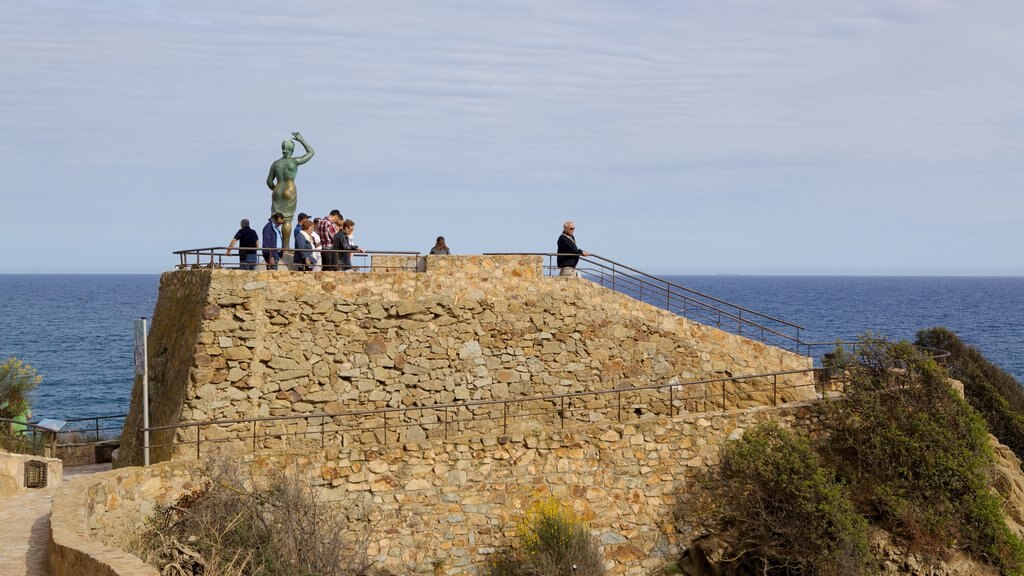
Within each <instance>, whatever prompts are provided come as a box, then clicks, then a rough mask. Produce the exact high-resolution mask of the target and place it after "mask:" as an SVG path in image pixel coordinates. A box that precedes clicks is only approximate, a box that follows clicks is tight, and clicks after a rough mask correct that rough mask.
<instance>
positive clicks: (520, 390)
mask: <svg viewBox="0 0 1024 576" xmlns="http://www.w3.org/2000/svg"><path fill="white" fill-rule="evenodd" d="M425 260H426V263H425V265H424V266H423V267H422V268H423V269H424V270H425V271H423V272H413V271H388V272H369V273H333V272H320V273H305V274H299V273H294V272H285V271H277V272H274V271H270V272H246V271H235V270H183V271H175V272H168V273H165V274H164V276H163V277H162V278H161V287H160V297H159V300H158V302H157V306H156V311H155V312H154V318H153V329H152V332H151V334H150V337H149V350H150V366H151V375H150V387H151V390H152V392H151V410H152V416H151V423H152V425H154V426H157V425H169V424H176V423H179V422H186V421H191V422H201V421H210V420H221V419H240V418H250V417H267V416H287V415H303V414H323V413H326V414H340V413H345V412H351V411H357V410H374V409H383V408H412V409H414V410H411V411H406V412H403V413H401V414H400V415H399V417H398V420H397V421H393V422H392V425H395V424H400V425H401V426H400V430H399V432H398V434H400V436H401V437H400V440H402V441H406V440H411V441H416V440H420V439H424V438H432V437H439V436H441V435H442V434H443V433H444V430H443V428H444V426H443V421H444V420H448V421H452V420H457V421H461V422H466V421H469V420H474V421H475V422H474V423H471V424H459V425H456V427H455V428H456V431H465V432H472V433H476V434H487V433H492V432H495V429H494V426H495V425H494V424H481V423H480V422H481V420H480V418H481V417H482V416H487V417H491V418H494V419H492V420H486V421H482V422H496V421H497V418H496V416H497V414H498V413H502V415H503V416H504V417H505V418H506V419H507V418H508V417H509V411H510V412H511V418H512V419H513V420H515V421H516V422H517V423H519V424H522V423H523V421H524V420H526V419H530V418H532V419H535V420H538V421H541V422H542V423H543V422H546V421H552V419H557V417H558V413H557V410H556V406H555V404H557V402H556V401H549V402H548V403H547V405H546V406H542V405H533V406H529V405H526V404H517V405H512V406H510V407H509V408H506V407H503V406H501V405H489V406H477V407H465V408H461V409H455V410H451V411H446V412H444V413H442V412H441V410H438V409H435V408H434V407H435V406H438V405H446V404H452V403H466V402H473V401H493V400H497V401H502V400H509V399H522V398H527V397H537V396H543V395H552V394H567V393H578V392H588V391H596V390H624V391H629V390H631V389H634V388H637V387H643V386H650V385H654V384H666V383H686V382H691V381H695V380H701V379H711V378H723V377H727V376H739V375H743V374H758V373H768V372H774V371H784V370H799V369H807V368H810V367H811V359H810V358H807V357H803V356H799V355H796V354H792V353H789V352H787V351H785V350H782V349H779V348H775V347H772V346H768V345H765V344H762V343H759V342H756V341H753V340H749V339H747V338H743V337H739V336H735V335H731V334H728V333H726V332H723V331H721V330H718V329H715V328H711V327H708V326H705V325H702V324H699V323H696V322H693V321H690V320H687V319H684V318H681V317H678V316H676V315H674V314H671V313H669V312H666V311H664V310H660V309H658V308H655V307H653V306H650V305H648V304H645V303H642V302H639V301H637V300H634V299H632V298H629V297H628V296H625V295H622V294H620V293H618V292H615V291H612V290H608V289H605V288H602V287H600V286H598V285H595V284H594V283H592V282H589V281H586V280H582V279H576V278H551V277H544V276H543V274H542V268H541V258H540V257H539V256H439V257H430V256H428V257H426V259H425ZM773 384H776V385H777V391H776V393H775V394H773V392H772V386H773ZM809 384H810V375H809V374H801V375H790V376H786V377H780V378H779V379H778V382H775V383H772V382H769V381H767V380H765V379H756V380H755V379H751V380H748V381H744V382H741V383H732V382H730V383H728V385H722V384H720V383H716V384H712V385H695V386H680V387H678V390H677V391H676V392H675V393H674V394H675V395H674V397H673V399H672V400H671V404H672V406H669V403H670V401H669V398H668V396H667V395H665V394H664V392H660V393H659V394H661V395H662V396H664V398H661V399H658V400H654V401H652V400H651V399H650V398H641V397H640V395H641V393H639V392H636V393H632V394H633V395H632V396H631V395H630V394H617V395H605V396H600V397H592V396H591V397H585V398H581V399H577V400H574V401H573V402H574V405H573V406H572V410H571V411H570V412H569V413H568V415H567V416H568V417H569V418H571V419H575V420H579V421H582V422H588V421H598V420H604V419H606V418H608V417H609V413H608V411H609V410H610V409H611V407H612V404H614V407H615V408H614V409H615V410H616V412H617V414H616V417H617V418H619V419H621V418H622V417H623V414H624V415H625V417H626V418H640V417H642V416H643V415H644V414H646V413H648V412H652V411H653V412H656V413H663V414H669V413H671V414H676V413H681V412H687V411H690V412H693V411H703V410H721V409H723V408H733V407H750V406H758V405H765V404H771V403H773V402H775V401H778V402H786V401H792V400H800V399H807V398H812V397H814V391H813V388H812V387H811V386H810V385H809ZM140 396H141V395H140V394H139V393H138V390H136V393H135V394H133V399H132V410H131V414H130V416H129V418H128V420H127V421H126V424H125V433H124V434H123V436H122V449H121V452H122V453H121V461H120V464H127V463H138V462H140V461H141V457H140V450H139V440H140V439H139V438H138V434H137V433H135V432H134V431H136V430H138V427H139V426H140V424H141V415H140V410H139V408H140ZM623 402H625V403H626V407H625V411H624V412H623ZM540 404H543V403H540ZM421 408H422V409H421ZM528 415H532V416H528ZM562 416H563V417H565V416H566V415H565V414H563V415H562ZM353 418H355V417H352V418H348V419H347V420H346V419H344V418H341V417H338V418H336V419H334V420H336V421H333V422H332V421H331V419H328V420H327V421H323V419H321V420H317V419H313V418H311V419H306V420H297V421H296V420H293V421H290V422H288V423H279V424H273V423H272V424H267V425H265V426H264V428H261V429H260V433H259V440H258V445H257V446H256V448H258V449H260V448H262V449H280V448H282V445H281V444H280V443H277V444H275V443H274V442H273V441H272V440H267V441H264V439H263V438H264V434H265V433H266V432H268V430H266V429H265V428H266V427H272V428H274V429H273V430H270V432H273V433H275V434H276V433H306V434H311V435H313V436H315V437H316V438H317V440H320V439H321V437H320V436H319V435H320V433H321V432H324V433H325V434H326V433H327V432H329V431H330V430H333V429H336V428H337V427H339V426H348V427H352V426H356V427H359V428H361V429H363V430H377V429H379V428H381V427H382V425H383V424H385V423H384V422H383V418H382V416H381V415H380V414H371V415H365V416H362V417H360V419H358V421H355V420H353ZM343 420H345V421H344V422H343ZM332 426H333V428H332ZM460 426H461V427H462V428H467V427H468V428H470V429H467V430H462V428H460ZM488 426H490V428H487V427H488ZM449 428H451V427H449ZM197 431H198V432H197ZM448 432H449V433H451V430H450V429H449V430H448ZM197 433H198V434H201V435H202V437H201V440H202V441H204V442H206V441H213V442H218V441H219V442H221V443H222V444H223V446H222V447H223V448H225V449H231V450H240V449H252V448H253V445H252V444H253V442H252V441H251V440H249V439H248V437H250V436H253V425H252V424H238V425H212V426H204V427H202V428H187V429H179V430H178V431H175V432H170V431H166V432H162V433H161V432H155V433H154V437H153V439H152V441H151V442H152V443H153V444H154V445H161V444H162V445H163V446H162V447H158V448H155V449H154V451H153V460H154V461H160V460H164V459H167V458H170V457H174V456H173V453H175V452H174V450H177V452H176V453H177V454H178V456H177V457H194V456H195V449H194V447H192V446H193V445H194V444H195V440H196V436H195V435H196V434H197ZM350 440H358V441H361V442H368V441H370V442H372V441H381V440H384V438H382V435H381V433H380V432H379V431H377V432H371V433H365V432H364V433H363V434H362V435H356V436H353V437H346V438H342V437H340V436H337V437H333V438H330V439H328V440H325V442H327V443H343V442H348V441H350ZM172 442H175V443H188V444H190V445H188V446H180V445H179V446H178V447H177V448H176V449H174V450H172V448H171V447H170V444H171V443H172Z"/></svg>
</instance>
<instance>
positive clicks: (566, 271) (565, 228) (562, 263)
mask: <svg viewBox="0 0 1024 576" xmlns="http://www.w3.org/2000/svg"><path fill="white" fill-rule="evenodd" d="M574 232H576V225H575V224H573V223H572V222H571V221H569V222H566V223H565V224H562V235H561V236H559V237H558V257H557V260H556V262H557V263H558V275H559V276H570V277H572V278H579V273H578V272H576V264H577V263H579V261H580V256H590V252H584V251H583V250H580V248H579V246H577V245H576V238H575V237H574V236H573V233H574Z"/></svg>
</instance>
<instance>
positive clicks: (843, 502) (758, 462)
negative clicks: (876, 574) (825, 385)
mask: <svg viewBox="0 0 1024 576" xmlns="http://www.w3.org/2000/svg"><path fill="white" fill-rule="evenodd" d="M715 476H716V478H715V480H716V482H715V488H714V492H715V493H716V494H715V498H716V500H717V501H718V502H719V503H720V506H719V507H718V508H717V509H716V510H715V511H714V512H713V517H712V522H713V523H715V524H717V525H718V526H719V527H720V530H721V532H719V536H720V537H721V538H723V539H724V540H725V542H726V543H727V544H728V545H729V548H730V550H729V553H728V554H729V556H730V558H731V559H730V561H729V562H728V563H730V564H732V569H733V570H734V571H735V572H737V573H744V572H751V573H758V574H819V575H855V574H864V573H866V572H867V566H868V563H869V561H870V560H871V555H870V553H869V551H868V544H867V522H866V521H865V520H864V518H863V517H861V516H860V515H859V514H858V513H857V511H856V510H855V509H854V506H853V504H852V502H851V501H850V500H849V498H848V497H847V496H846V493H845V490H844V488H843V486H842V485H841V484H839V483H838V482H836V480H835V478H834V474H833V473H832V472H831V471H830V470H828V469H827V468H825V467H823V466H822V465H821V463H820V462H819V459H818V456H817V455H816V454H815V453H814V450H813V449H812V448H811V446H810V444H809V443H808V442H807V440H805V439H803V438H800V437H798V436H795V435H793V434H792V433H790V432H788V431H786V430H783V429H782V428H780V427H779V426H778V425H776V424H774V423H768V424H762V425H759V426H758V427H756V428H754V429H752V430H748V431H747V432H746V433H745V434H744V435H743V437H742V438H740V439H739V440H737V441H735V442H731V443H729V444H727V445H726V446H724V447H723V449H722V455H721V463H720V465H719V467H718V469H717V470H716V471H715Z"/></svg>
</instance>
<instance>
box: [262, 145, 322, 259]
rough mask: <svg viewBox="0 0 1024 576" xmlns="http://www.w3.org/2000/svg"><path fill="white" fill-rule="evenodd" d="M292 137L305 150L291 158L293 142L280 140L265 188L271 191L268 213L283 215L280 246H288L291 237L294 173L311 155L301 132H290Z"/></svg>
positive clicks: (294, 203)
mask: <svg viewBox="0 0 1024 576" xmlns="http://www.w3.org/2000/svg"><path fill="white" fill-rule="evenodd" d="M292 138H293V139H294V140H295V141H296V142H298V143H299V144H302V149H303V150H305V151H306V153H305V154H303V155H302V156H299V157H296V158H292V152H293V151H294V150H295V144H293V143H292V141H291V140H285V141H284V142H281V157H280V158H278V159H277V160H275V161H274V163H273V164H271V165H270V174H268V175H267V188H270V189H271V190H272V191H273V193H272V194H271V195H270V213H271V214H274V213H276V212H280V213H281V214H283V215H284V224H283V225H282V226H281V242H282V243H283V244H284V245H283V246H282V248H288V243H289V242H290V241H291V238H292V217H293V216H295V205H296V203H297V201H298V197H297V194H296V190H295V175H296V174H298V173H299V166H301V165H302V164H305V163H306V162H309V159H310V158H312V157H313V147H312V146H310V145H309V144H308V143H306V141H305V140H304V139H303V138H302V134H299V133H298V132H292Z"/></svg>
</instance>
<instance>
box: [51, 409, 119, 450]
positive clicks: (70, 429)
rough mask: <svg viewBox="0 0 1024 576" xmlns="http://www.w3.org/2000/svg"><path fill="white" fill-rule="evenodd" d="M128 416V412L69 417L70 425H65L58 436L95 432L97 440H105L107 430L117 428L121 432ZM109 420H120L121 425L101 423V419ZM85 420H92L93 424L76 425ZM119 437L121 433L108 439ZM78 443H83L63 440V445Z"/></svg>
mask: <svg viewBox="0 0 1024 576" xmlns="http://www.w3.org/2000/svg"><path fill="white" fill-rule="evenodd" d="M127 418H128V415H127V414H111V415H109V416H86V417H81V418H68V419H67V420H65V422H67V423H68V424H69V426H65V427H64V428H62V429H61V430H60V431H59V432H57V436H58V437H67V436H70V435H72V434H83V435H88V434H93V435H95V438H96V441H97V442H100V441H103V433H104V432H107V431H110V430H117V431H118V432H120V431H121V430H122V428H123V427H124V421H125V419H127ZM107 420H119V421H120V426H106V425H101V424H100V422H101V421H107ZM83 422H91V423H92V425H84V426H83V425H79V426H75V424H78V423H83ZM104 424H106V422H104ZM119 437H120V434H117V435H114V436H111V437H110V438H107V440H114V439H116V438H119ZM78 444H81V443H71V442H62V443H61V446H72V445H78Z"/></svg>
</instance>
